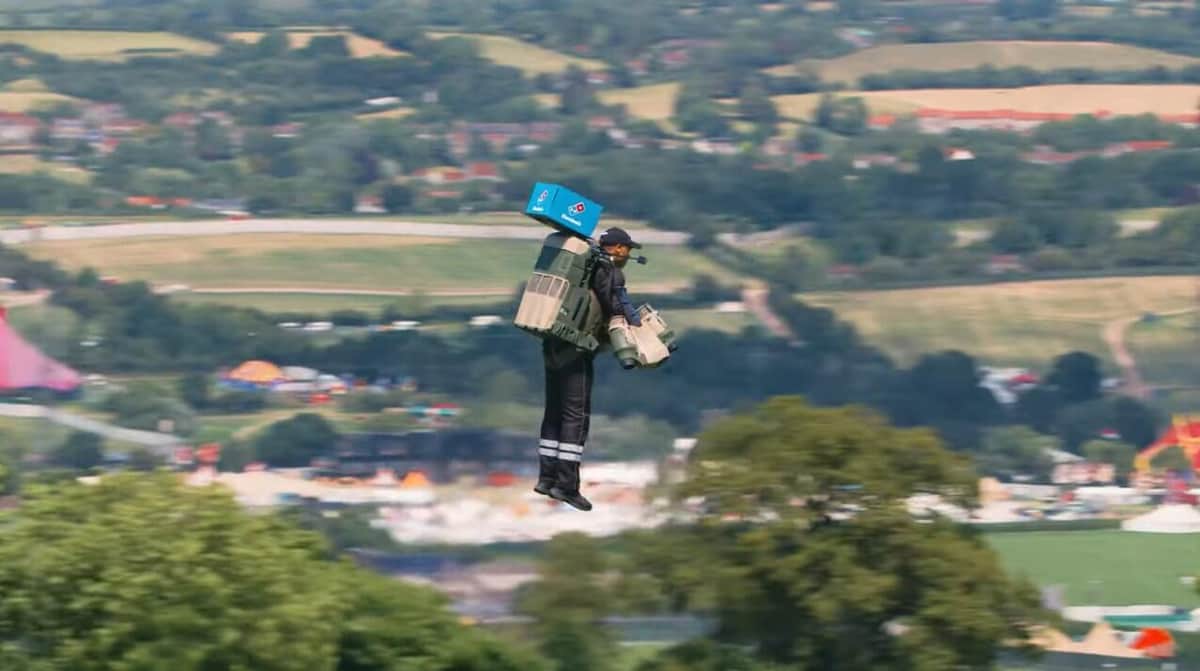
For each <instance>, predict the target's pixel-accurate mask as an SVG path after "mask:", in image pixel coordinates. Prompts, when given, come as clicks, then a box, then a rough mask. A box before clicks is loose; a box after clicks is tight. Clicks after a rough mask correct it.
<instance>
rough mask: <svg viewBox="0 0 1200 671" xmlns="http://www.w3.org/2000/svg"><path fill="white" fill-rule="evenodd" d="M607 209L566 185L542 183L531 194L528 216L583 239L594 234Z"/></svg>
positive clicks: (526, 208) (526, 211)
mask: <svg viewBox="0 0 1200 671" xmlns="http://www.w3.org/2000/svg"><path fill="white" fill-rule="evenodd" d="M602 211H604V208H603V207H601V206H600V205H597V204H596V203H594V202H592V201H590V200H588V199H587V198H584V197H583V196H581V195H579V194H577V193H575V192H574V191H572V190H570V189H568V188H567V187H565V186H559V185H557V184H545V183H543V182H538V183H537V184H534V185H533V192H532V193H530V194H529V204H528V205H526V206H525V215H526V216H528V217H532V218H534V219H536V220H538V221H540V222H542V223H543V224H546V225H547V226H551V227H554V228H557V229H559V230H561V231H565V232H567V233H570V234H572V235H578V236H580V237H583V238H590V237H592V233H594V232H595V231H596V226H597V225H598V224H599V223H600V213H601V212H602Z"/></svg>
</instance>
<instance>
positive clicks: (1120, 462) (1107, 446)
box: [1082, 440, 1137, 479]
mask: <svg viewBox="0 0 1200 671" xmlns="http://www.w3.org/2000/svg"><path fill="white" fill-rule="evenodd" d="M1082 451H1083V456H1085V457H1087V460H1088V461H1094V462H1097V463H1101V464H1112V465H1113V467H1114V469H1115V470H1116V475H1117V477H1118V478H1122V479H1124V478H1125V477H1127V476H1128V475H1129V472H1130V471H1132V470H1133V459H1134V457H1136V456H1137V448H1135V447H1134V446H1132V445H1130V444H1129V443H1123V442H1121V441H1119V440H1089V441H1088V442H1086V443H1084V444H1083V448H1082Z"/></svg>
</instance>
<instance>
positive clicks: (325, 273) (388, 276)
mask: <svg viewBox="0 0 1200 671" xmlns="http://www.w3.org/2000/svg"><path fill="white" fill-rule="evenodd" d="M22 248H23V249H27V250H28V252H29V253H30V254H32V255H33V256H35V257H38V258H47V259H49V258H53V259H55V260H56V261H58V262H59V263H60V264H62V265H64V266H66V267H68V268H82V267H85V266H93V267H95V268H97V270H99V271H100V272H101V273H103V274H110V275H115V276H117V277H119V278H122V279H125V280H146V281H149V282H153V283H155V284H175V283H180V284H187V285H190V286H193V287H201V288H291V289H296V288H305V289H308V288H313V289H334V290H420V291H433V290H443V291H446V290H454V291H460V292H462V293H466V294H470V293H472V292H480V291H482V292H488V291H491V292H494V291H496V290H503V291H505V292H507V291H508V290H510V289H512V288H515V287H516V285H517V284H518V283H519V282H522V281H524V280H525V279H526V277H527V276H528V274H529V272H530V271H531V270H532V267H533V262H534V260H535V259H536V257H537V252H538V249H539V246H538V243H536V242H533V241H513V240H496V241H488V240H455V239H449V238H418V237H402V236H379V235H283V234H274V235H272V234H245V235H232V236H212V237H195V238H188V239H186V240H182V239H178V238H134V239H112V240H77V241H56V242H42V243H36V244H30V245H27V246H23V247H22ZM700 273H710V274H713V275H715V276H717V277H725V278H728V274H727V272H726V271H723V270H722V269H721V268H719V267H717V266H716V265H715V264H713V263H712V262H710V261H708V260H707V259H706V258H704V257H702V256H700V255H698V254H696V253H694V252H692V251H690V250H688V249H686V248H681V247H674V248H671V247H664V248H661V249H658V250H654V254H653V256H652V260H651V262H650V264H649V265H647V266H644V267H643V266H635V267H632V268H630V269H629V271H628V276H629V281H630V286H631V289H632V290H633V291H634V292H635V293H636V292H637V290H638V287H639V286H643V287H647V289H648V290H649V289H659V290H661V289H663V288H664V285H666V286H678V285H680V284H684V283H687V282H688V281H689V280H690V279H691V278H692V277H694V276H696V275H697V274H700Z"/></svg>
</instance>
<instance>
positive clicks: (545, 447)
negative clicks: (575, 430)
mask: <svg viewBox="0 0 1200 671" xmlns="http://www.w3.org/2000/svg"><path fill="white" fill-rule="evenodd" d="M538 454H540V455H541V456H543V457H557V456H558V441H557V440H546V439H545V438H543V439H541V440H539V441H538Z"/></svg>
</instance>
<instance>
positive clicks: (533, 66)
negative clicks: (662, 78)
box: [429, 32, 608, 75]
mask: <svg viewBox="0 0 1200 671" xmlns="http://www.w3.org/2000/svg"><path fill="white" fill-rule="evenodd" d="M429 36H430V37H432V38H434V39H442V38H445V37H465V38H468V39H471V40H474V41H475V42H476V43H477V44H478V45H479V51H480V53H481V54H482V55H483V57H484V58H487V59H489V60H491V61H494V62H495V63H497V64H499V65H507V66H509V67H514V68H517V69H519V70H522V71H523V72H524V73H525V74H527V75H537V74H542V73H546V72H562V71H563V70H565V69H567V66H569V65H577V66H579V67H580V68H583V69H584V70H603V69H604V68H606V67H608V66H607V65H605V63H604V62H603V61H597V60H593V59H590V58H579V57H578V56H570V55H567V54H562V53H559V52H557V51H551V50H550V49H544V48H542V47H539V46H537V45H536V44H530V43H529V42H523V41H521V40H518V39H514V38H512V37H501V36H499V35H478V34H474V33H440V32H431V33H429Z"/></svg>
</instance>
